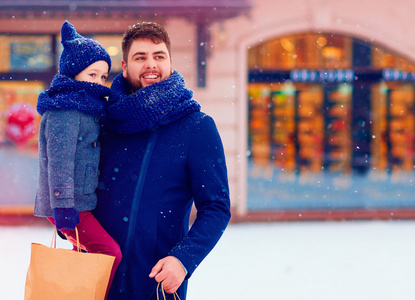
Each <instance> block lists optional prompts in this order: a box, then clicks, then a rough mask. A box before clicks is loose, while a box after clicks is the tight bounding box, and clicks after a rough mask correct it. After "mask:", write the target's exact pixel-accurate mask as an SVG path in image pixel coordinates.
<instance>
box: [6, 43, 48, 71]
mask: <svg viewBox="0 0 415 300" xmlns="http://www.w3.org/2000/svg"><path fill="white" fill-rule="evenodd" d="M51 45H52V37H51V36H48V35H40V36H39V35H31V36H26V35H0V73H7V72H15V71H18V72H21V71H24V72H34V71H43V70H48V69H49V68H51V67H52V66H53V55H52V47H51Z"/></svg>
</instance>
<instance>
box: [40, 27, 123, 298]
mask: <svg viewBox="0 0 415 300" xmlns="http://www.w3.org/2000/svg"><path fill="white" fill-rule="evenodd" d="M61 36H62V44H63V52H62V55H61V57H60V60H59V74H57V75H55V77H54V78H53V81H52V84H51V86H50V88H49V89H48V90H46V91H44V92H42V93H41V94H40V95H39V99H38V104H37V110H38V112H39V114H40V115H41V116H42V119H41V122H40V126H39V178H38V188H37V192H36V200H35V210H34V214H35V215H36V216H39V217H47V218H48V220H49V221H50V222H51V223H52V224H54V225H55V226H56V228H57V230H59V231H61V232H62V233H64V234H65V235H66V236H67V237H68V239H69V240H72V241H73V240H74V239H75V240H76V237H75V230H74V229H75V227H77V228H78V232H79V240H80V244H81V246H82V248H84V249H85V250H87V251H88V252H91V253H104V254H107V255H111V256H115V262H114V266H113V269H112V271H111V276H110V281H109V285H108V290H109V287H110V285H111V283H112V280H113V277H114V274H115V270H116V269H117V267H118V265H119V263H120V261H121V251H120V247H119V245H118V244H117V243H116V242H115V241H114V240H113V239H112V238H111V237H110V235H109V234H108V233H107V232H106V231H105V230H104V228H102V226H101V225H100V224H99V223H98V221H97V220H96V219H95V217H94V216H93V215H92V213H91V210H93V209H94V208H95V206H96V203H97V196H96V194H95V189H96V188H97V186H98V164H99V157H100V145H99V142H98V135H99V131H100V126H99V117H100V116H103V114H104V111H105V107H106V97H107V96H109V94H110V89H109V88H108V87H106V86H104V83H105V80H106V78H107V76H108V72H109V70H110V68H111V59H110V56H109V54H108V53H107V51H106V50H105V49H104V47H102V46H101V45H100V44H99V43H98V42H96V41H94V40H92V39H88V38H84V37H83V36H82V35H80V34H78V33H77V32H76V30H75V28H74V27H73V26H72V24H70V23H69V22H67V21H66V22H65V23H64V24H63V26H62V29H61ZM108 290H107V294H108Z"/></svg>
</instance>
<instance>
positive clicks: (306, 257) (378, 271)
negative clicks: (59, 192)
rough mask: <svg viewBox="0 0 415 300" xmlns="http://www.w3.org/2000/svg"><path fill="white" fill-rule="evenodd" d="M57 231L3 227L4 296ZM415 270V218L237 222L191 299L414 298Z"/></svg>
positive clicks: (11, 299) (202, 271)
mask: <svg viewBox="0 0 415 300" xmlns="http://www.w3.org/2000/svg"><path fill="white" fill-rule="evenodd" d="M51 235H52V229H51V228H50V227H44V226H38V227H25V226H23V227H20V226H17V227H0V240H1V241H2V245H3V246H2V247H1V248H0V268H1V275H0V276H1V277H0V279H1V280H0V299H1V300H22V299H23V295H24V282H25V276H26V271H27V266H28V264H29V256H30V243H31V242H37V243H42V244H46V245H49V244H50V240H51ZM58 246H59V247H61V248H69V245H68V244H67V243H66V242H65V241H60V242H58ZM414 275H415V221H354V222H301V223H260V224H232V225H230V226H229V227H228V229H227V231H226V232H225V234H224V236H223V238H222V240H221V241H220V242H219V244H218V245H217V247H216V248H215V249H214V250H213V251H212V253H211V254H210V255H209V256H208V257H207V258H206V259H205V261H204V262H203V263H202V264H201V265H200V267H199V268H198V269H197V270H196V272H195V273H194V275H193V276H192V278H191V279H190V282H189V292H188V300H229V299H238V300H257V299H272V300H274V299H275V300H279V299H281V300H390V299H393V300H412V299H415V284H414V278H415V276H414Z"/></svg>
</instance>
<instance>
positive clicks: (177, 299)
mask: <svg viewBox="0 0 415 300" xmlns="http://www.w3.org/2000/svg"><path fill="white" fill-rule="evenodd" d="M160 285H161V294H162V295H163V300H166V295H165V294H164V290H163V282H159V283H158V284H157V291H156V292H157V300H160V299H159V287H160ZM173 297H174V300H181V299H180V297H179V295H178V294H177V292H174V294H173ZM176 297H177V298H176Z"/></svg>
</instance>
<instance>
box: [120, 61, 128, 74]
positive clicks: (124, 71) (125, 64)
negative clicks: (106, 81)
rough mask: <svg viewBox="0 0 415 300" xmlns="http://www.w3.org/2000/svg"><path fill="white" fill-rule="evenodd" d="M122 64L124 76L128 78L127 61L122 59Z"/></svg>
mask: <svg viewBox="0 0 415 300" xmlns="http://www.w3.org/2000/svg"><path fill="white" fill-rule="evenodd" d="M121 66H122V76H123V77H124V78H127V63H126V62H125V61H124V60H122V61H121Z"/></svg>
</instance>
